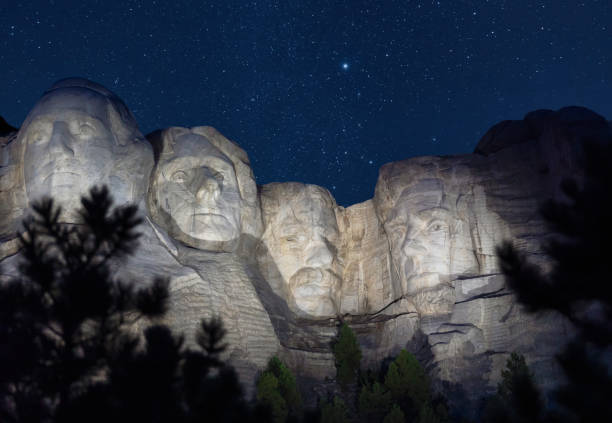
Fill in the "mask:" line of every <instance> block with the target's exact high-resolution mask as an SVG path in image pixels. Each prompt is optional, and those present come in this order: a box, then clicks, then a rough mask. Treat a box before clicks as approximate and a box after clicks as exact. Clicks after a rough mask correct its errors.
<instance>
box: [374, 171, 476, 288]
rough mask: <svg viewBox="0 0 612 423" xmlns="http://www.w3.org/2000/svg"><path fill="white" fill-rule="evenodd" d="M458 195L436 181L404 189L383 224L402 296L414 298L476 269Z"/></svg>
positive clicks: (467, 225)
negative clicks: (401, 288) (459, 207)
mask: <svg viewBox="0 0 612 423" xmlns="http://www.w3.org/2000/svg"><path fill="white" fill-rule="evenodd" d="M456 204H457V196H456V195H453V194H452V193H450V195H449V193H445V192H444V188H443V186H442V184H441V182H440V181H439V180H437V179H424V180H422V181H419V182H418V183H416V184H414V185H412V186H409V187H407V188H405V190H404V191H403V192H402V194H401V195H400V196H399V198H398V200H397V201H396V202H395V204H394V206H393V208H392V209H391V212H390V214H389V216H388V219H387V222H385V230H386V232H387V235H388V236H389V240H390V243H391V251H392V255H393V259H394V261H395V263H396V266H397V268H398V270H399V273H400V278H401V280H402V285H403V286H404V291H405V292H407V293H416V292H420V291H423V290H427V289H431V288H434V287H436V286H438V285H440V284H443V283H448V282H450V280H452V279H453V278H454V277H455V276H457V275H459V274H462V273H465V272H467V271H470V270H474V269H475V268H477V263H476V260H475V257H474V253H473V247H472V240H471V237H470V230H469V223H468V222H467V221H466V220H465V217H463V216H460V214H459V212H458V210H457V206H456Z"/></svg>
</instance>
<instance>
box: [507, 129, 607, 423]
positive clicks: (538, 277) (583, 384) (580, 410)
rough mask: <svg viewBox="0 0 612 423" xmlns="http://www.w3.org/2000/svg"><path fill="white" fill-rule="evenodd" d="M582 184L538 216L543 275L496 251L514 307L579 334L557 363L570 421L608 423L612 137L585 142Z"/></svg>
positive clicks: (515, 255) (571, 184)
mask: <svg viewBox="0 0 612 423" xmlns="http://www.w3.org/2000/svg"><path fill="white" fill-rule="evenodd" d="M583 147H584V155H583V165H584V167H583V170H584V172H583V177H582V178H581V180H576V179H567V180H565V181H563V184H562V189H563V192H564V193H565V195H566V197H567V200H566V201H552V200H551V201H548V202H547V203H546V204H545V205H544V207H543V208H542V210H541V212H542V215H543V217H544V219H545V220H546V222H547V223H548V225H549V228H550V229H551V232H552V233H554V234H555V236H554V237H553V238H552V239H551V240H550V241H549V242H548V243H547V244H546V245H545V251H546V253H547V254H548V256H549V258H550V259H551V262H552V264H553V268H552V271H551V272H549V273H547V274H544V273H542V272H541V271H540V269H539V268H538V267H537V266H536V265H534V264H532V263H530V262H529V261H528V260H526V258H525V257H524V256H523V255H522V254H520V253H519V252H518V251H517V250H516V249H515V248H514V247H513V246H512V244H511V243H509V242H507V243H504V244H503V245H502V246H500V247H499V248H498V256H499V259H500V267H501V269H502V271H503V273H504V274H505V276H506V282H507V283H508V285H509V286H510V287H511V288H512V289H513V290H514V291H515V292H516V294H517V297H518V300H519V301H520V302H521V303H522V304H523V305H525V307H526V308H527V309H528V310H530V311H540V310H555V311H557V312H559V313H561V314H562V315H564V316H565V317H566V318H568V319H569V320H570V321H571V322H572V323H573V324H574V325H575V327H576V328H577V329H578V337H577V338H576V339H575V340H574V341H573V342H571V343H570V344H569V345H568V347H567V348H566V349H565V351H563V352H562V353H561V354H560V355H559V356H558V357H559V360H558V361H559V364H560V365H561V367H562V368H563V370H564V372H565V374H566V376H567V384H565V385H563V386H562V387H561V388H560V389H559V391H558V392H557V396H556V399H557V401H558V403H559V404H560V405H561V407H560V411H561V415H558V416H557V417H556V419H557V420H559V419H566V420H568V421H576V420H577V421H612V407H610V404H609V402H610V400H609V398H610V397H611V396H612V377H611V376H610V372H609V371H608V366H609V361H608V362H607V364H606V361H605V359H604V358H605V355H606V351H608V350H609V348H610V346H612V325H610V321H612V283H611V281H610V278H611V276H610V270H609V260H610V258H609V248H608V244H609V242H610V239H612V225H610V215H611V213H612V197H610V193H611V192H612V167H611V166H610V162H611V161H612V136H611V135H610V133H609V132H608V133H607V134H604V135H602V136H601V137H598V138H597V139H595V138H591V139H584V140H583Z"/></svg>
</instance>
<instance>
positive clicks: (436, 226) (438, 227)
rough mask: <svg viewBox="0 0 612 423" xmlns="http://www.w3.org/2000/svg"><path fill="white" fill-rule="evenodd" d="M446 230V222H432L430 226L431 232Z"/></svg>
mask: <svg viewBox="0 0 612 423" xmlns="http://www.w3.org/2000/svg"><path fill="white" fill-rule="evenodd" d="M444 229H446V225H445V224H444V222H432V223H431V224H430V225H429V232H439V231H442V230H444Z"/></svg>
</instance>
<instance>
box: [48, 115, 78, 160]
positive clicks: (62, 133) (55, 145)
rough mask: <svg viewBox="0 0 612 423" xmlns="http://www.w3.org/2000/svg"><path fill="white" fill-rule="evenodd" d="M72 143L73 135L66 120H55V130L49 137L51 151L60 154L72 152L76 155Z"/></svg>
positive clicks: (71, 153)
mask: <svg viewBox="0 0 612 423" xmlns="http://www.w3.org/2000/svg"><path fill="white" fill-rule="evenodd" d="M71 145H72V135H71V134H70V130H69V129H68V125H67V124H66V122H55V123H54V124H53V132H52V133H51V138H50V139H49V152H50V153H58V154H66V153H68V154H70V155H73V156H74V150H73V149H72V147H71Z"/></svg>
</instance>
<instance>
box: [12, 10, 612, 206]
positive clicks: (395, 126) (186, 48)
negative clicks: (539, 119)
mask: <svg viewBox="0 0 612 423" xmlns="http://www.w3.org/2000/svg"><path fill="white" fill-rule="evenodd" d="M611 9H612V5H611V4H610V0H602V1H594V0H593V1H584V2H579V1H521V0H508V1H501V0H500V1H484V0H483V1H462V0H451V1H407V0H404V1H384V0H380V1H374V0H367V1H359V0H334V1H332V0H330V1H297V0H279V1H265V0H260V1H246V0H240V1H234V0H223V1H221V0H219V1H180V0H174V1H169V0H168V1H161V0H159V1H150V2H145V1H125V0H124V1H110V0H100V1H87V0H83V1H61V0H48V1H43V0H39V1H24V2H16V1H12V0H0V46H1V49H0V115H2V116H4V117H5V118H6V120H7V121H8V122H9V123H11V124H12V125H14V126H19V125H20V124H21V122H22V121H23V119H24V118H25V116H26V114H27V113H28V111H29V110H30V109H31V108H32V106H33V105H34V103H35V102H36V101H37V99H38V98H39V97H40V95H41V94H42V93H43V92H44V90H45V89H47V88H49V87H50V86H51V84H52V83H53V82H54V81H55V80H57V79H60V78H64V77H68V76H83V77H86V78H89V79H91V80H93V81H96V82H99V83H101V84H102V85H105V86H106V87H108V88H110V89H111V90H113V91H114V92H115V93H117V94H118V95H119V96H120V97H121V98H122V99H123V100H124V101H125V102H126V104H127V105H128V107H129V108H130V109H131V110H132V112H133V113H134V115H135V116H136V119H137V120H138V123H139V125H140V129H141V131H142V132H143V133H144V134H146V133H148V132H150V131H152V130H154V129H157V128H163V127H168V126H196V125H211V126H214V127H215V128H217V129H218V130H219V131H220V132H221V133H223V134H224V135H225V136H226V137H228V138H230V139H232V140H234V141H236V142H237V143H238V144H240V145H241V146H242V147H243V148H244V149H245V150H246V151H247V153H248V154H249V157H250V159H251V163H252V167H253V171H254V173H255V175H256V177H257V182H258V183H259V184H264V183H268V182H273V181H300V182H306V183H314V184H318V185H322V186H324V187H326V188H328V189H329V190H330V191H331V192H332V193H333V194H334V196H335V197H336V200H337V201H338V203H339V204H341V205H345V206H346V205H349V204H353V203H356V202H360V201H364V200H366V199H368V198H371V197H372V195H373V192H374V186H375V184H376V178H377V175H378V169H379V167H380V166H381V165H382V164H384V163H386V162H390V161H395V160H401V159H404V158H408V157H412V156H418V155H432V154H433V155H442V154H459V153H469V152H471V151H473V149H474V147H475V146H476V143H477V142H478V140H479V139H480V137H481V136H482V135H483V134H484V133H485V132H486V130H487V129H488V128H489V127H490V126H492V125H493V124H495V123H497V122H499V121H501V120H505V119H521V118H522V117H523V116H524V115H525V114H526V113H527V112H529V111H531V110H535V109H539V108H550V109H558V108H560V107H563V106H567V105H580V106H585V107H588V108H590V109H592V110H594V111H596V112H598V113H600V114H602V115H604V116H605V117H606V118H608V119H610V118H612V11H611Z"/></svg>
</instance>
